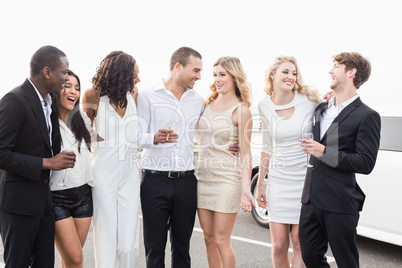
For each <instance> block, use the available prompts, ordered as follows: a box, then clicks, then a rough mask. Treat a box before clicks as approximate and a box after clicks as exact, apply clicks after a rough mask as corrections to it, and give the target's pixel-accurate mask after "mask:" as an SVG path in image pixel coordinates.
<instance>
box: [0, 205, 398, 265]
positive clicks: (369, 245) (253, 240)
mask: <svg viewBox="0 0 402 268" xmlns="http://www.w3.org/2000/svg"><path fill="white" fill-rule="evenodd" d="M140 227H141V228H140V230H141V232H142V224H141V226H140ZM92 242H93V241H92V229H91V230H90V233H89V234H88V239H87V242H86V244H85V246H84V254H85V255H84V267H86V268H92V267H94V255H93V246H92ZM357 244H358V248H359V251H360V265H361V267H367V268H377V267H381V268H396V267H402V247H398V246H395V245H391V244H387V243H382V242H378V241H375V240H371V239H367V238H364V237H358V239H357ZM142 245H143V241H142V236H141V239H140V252H139V256H138V267H139V268H142V267H145V256H144V255H145V253H144V247H143V246H142ZM232 246H233V249H234V251H235V254H236V259H237V267H245V268H249V267H268V268H269V267H273V266H272V263H271V256H270V255H271V246H270V235H269V230H268V229H265V228H263V227H260V226H259V225H258V224H257V223H256V222H255V221H254V220H253V218H252V216H251V214H250V213H246V212H241V213H239V215H238V218H237V221H236V224H235V227H234V230H233V233H232ZM0 250H1V251H0V260H1V261H0V268H3V267H4V264H3V263H2V261H3V255H2V254H3V248H2V244H1V243H0ZM289 254H290V255H291V254H292V253H291V251H290V252H289ZM327 256H328V258H329V260H330V261H331V262H330V265H331V267H337V265H336V263H335V261H334V259H333V258H332V254H331V252H328V254H327ZM191 258H192V267H195V268H199V267H200V268H202V267H207V263H206V257H205V252H204V242H203V238H202V232H201V229H200V227H199V224H198V220H197V221H196V226H195V228H194V232H193V237H192V240H191ZM165 260H166V261H165V263H166V267H167V268H169V267H171V266H170V246H169V245H168V246H167V250H166V258H165ZM55 267H57V268H59V267H60V263H59V257H58V253H57V251H56V263H55Z"/></svg>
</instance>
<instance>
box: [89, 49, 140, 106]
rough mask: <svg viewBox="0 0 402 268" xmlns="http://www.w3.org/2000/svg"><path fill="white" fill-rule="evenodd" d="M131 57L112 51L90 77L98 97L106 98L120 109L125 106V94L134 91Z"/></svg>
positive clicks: (132, 60)
mask: <svg viewBox="0 0 402 268" xmlns="http://www.w3.org/2000/svg"><path fill="white" fill-rule="evenodd" d="M135 63H136V62H135V59H134V58H133V56H131V55H129V54H127V53H125V52H123V51H113V52H111V53H109V55H107V56H106V58H104V59H103V60H102V61H101V63H100V66H99V67H98V68H97V69H96V74H95V75H94V77H92V85H93V88H94V89H95V90H96V91H97V92H99V93H100V96H105V95H106V96H108V97H109V99H110V100H111V102H112V103H113V104H114V105H116V106H117V107H120V108H125V107H126V106H127V92H132V91H133V90H134V66H135Z"/></svg>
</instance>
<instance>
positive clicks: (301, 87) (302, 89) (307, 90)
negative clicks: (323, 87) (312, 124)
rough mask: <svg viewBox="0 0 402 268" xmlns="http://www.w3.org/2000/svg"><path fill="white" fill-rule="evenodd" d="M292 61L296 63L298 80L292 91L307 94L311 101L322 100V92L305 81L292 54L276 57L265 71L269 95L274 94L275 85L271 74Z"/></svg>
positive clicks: (266, 88) (265, 89) (266, 89)
mask: <svg viewBox="0 0 402 268" xmlns="http://www.w3.org/2000/svg"><path fill="white" fill-rule="evenodd" d="M284 62H290V63H293V64H294V65H295V68H296V81H295V85H294V87H293V89H292V91H295V90H297V91H298V92H299V93H300V94H302V95H306V96H307V98H308V99H309V100H310V101H314V102H321V98H320V94H319V93H318V91H317V90H316V89H313V88H311V87H310V86H307V85H305V84H304V83H303V80H302V75H301V73H300V70H299V66H298V65H297V60H296V58H295V57H292V56H278V57H276V58H275V60H274V63H273V64H272V65H271V67H269V69H268V70H267V71H266V73H265V88H264V91H265V92H266V93H267V94H268V95H273V94H274V85H273V82H272V79H271V75H273V74H274V73H276V71H277V70H278V67H279V66H280V65H281V64H282V63H284Z"/></svg>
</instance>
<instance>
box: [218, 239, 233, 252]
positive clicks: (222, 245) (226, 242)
mask: <svg viewBox="0 0 402 268" xmlns="http://www.w3.org/2000/svg"><path fill="white" fill-rule="evenodd" d="M215 245H216V247H217V248H218V250H219V251H222V250H224V249H227V248H228V246H230V237H229V238H226V237H215Z"/></svg>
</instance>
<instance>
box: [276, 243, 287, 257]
mask: <svg viewBox="0 0 402 268" xmlns="http://www.w3.org/2000/svg"><path fill="white" fill-rule="evenodd" d="M288 250H289V244H288V243H286V242H285V241H277V242H273V243H272V253H273V254H274V255H283V254H287V253H288Z"/></svg>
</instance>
